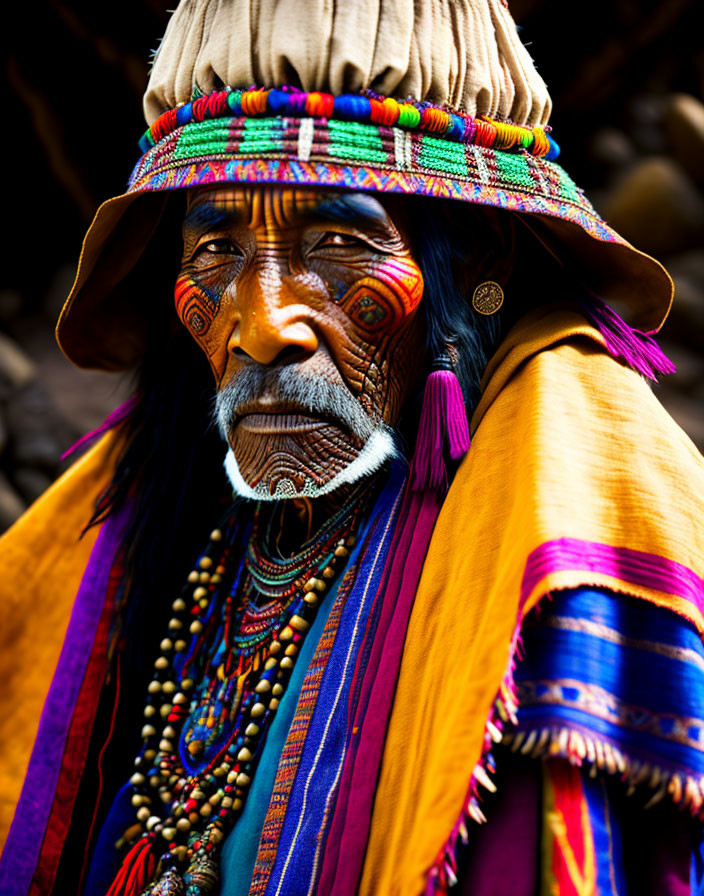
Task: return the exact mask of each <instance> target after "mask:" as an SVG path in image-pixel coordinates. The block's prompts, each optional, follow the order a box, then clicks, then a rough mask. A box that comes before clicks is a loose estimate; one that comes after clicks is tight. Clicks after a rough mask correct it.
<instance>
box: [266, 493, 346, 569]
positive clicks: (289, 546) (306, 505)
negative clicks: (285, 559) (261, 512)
mask: <svg viewBox="0 0 704 896" xmlns="http://www.w3.org/2000/svg"><path fill="white" fill-rule="evenodd" d="M355 488H356V485H343V486H341V487H340V488H339V489H335V491H334V492H330V493H329V494H327V495H321V496H320V497H319V498H291V499H290V500H288V501H282V509H281V517H280V520H281V522H280V533H279V538H278V547H279V550H280V551H281V553H282V554H283V555H284V556H285V555H290V554H293V553H295V552H296V551H298V550H299V549H300V548H301V547H302V546H303V545H304V544H305V543H306V542H307V541H310V539H311V538H312V537H313V536H314V535H315V533H316V532H317V531H318V530H319V529H320V527H321V526H322V525H323V524H324V523H325V522H326V521H327V520H329V519H330V518H331V517H332V516H334V514H335V513H336V512H337V511H338V510H339V509H340V507H341V506H342V505H343V504H344V502H345V501H346V500H347V499H348V498H349V496H350V494H351V493H352V492H353V491H354V489H355Z"/></svg>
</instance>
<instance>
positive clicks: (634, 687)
mask: <svg viewBox="0 0 704 896" xmlns="http://www.w3.org/2000/svg"><path fill="white" fill-rule="evenodd" d="M523 645H524V649H525V657H524V659H523V660H522V661H521V662H520V663H519V664H518V666H517V668H516V673H515V681H516V689H517V695H518V700H519V710H518V728H517V732H516V733H515V734H514V735H513V737H512V748H513V749H514V750H516V751H520V752H521V753H524V754H525V755H531V756H536V757H537V756H541V755H543V756H545V755H550V756H555V755H561V756H565V757H567V758H569V759H570V761H572V762H574V763H576V764H579V765H581V764H585V765H587V766H590V765H593V766H595V767H597V768H599V769H601V770H602V771H604V772H607V773H611V774H614V775H618V776H619V777H621V778H623V779H624V780H626V781H627V782H629V784H631V785H633V786H635V785H642V786H643V787H648V788H650V789H651V791H652V794H651V796H652V802H653V803H655V802H658V801H659V800H660V799H662V798H663V797H668V799H671V800H672V801H673V802H674V803H676V804H678V805H681V806H683V807H687V808H688V809H689V811H690V812H691V813H692V814H694V815H695V816H699V817H702V815H703V814H704V650H703V649H702V643H701V638H700V637H699V635H698V633H697V632H696V631H695V630H694V628H693V627H692V626H691V625H689V623H688V622H686V621H685V620H683V619H681V618H680V617H678V616H676V615H675V614H674V613H672V612H670V611H669V610H666V609H662V608H660V607H654V606H650V605H648V604H644V603H643V602H638V601H636V600H634V599H633V598H628V597H626V596H624V595H620V596H618V595H615V594H613V593H612V592H608V591H600V590H599V591H597V590H582V591H577V592H571V591H566V592H557V593H556V594H555V596H554V599H553V600H552V601H551V602H549V603H547V604H546V605H544V606H543V607H542V608H541V612H540V613H539V614H538V615H537V616H536V617H533V618H531V619H530V621H529V624H526V626H525V627H524V629H523Z"/></svg>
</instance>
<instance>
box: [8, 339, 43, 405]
mask: <svg viewBox="0 0 704 896" xmlns="http://www.w3.org/2000/svg"><path fill="white" fill-rule="evenodd" d="M35 376H36V369H35V367H34V364H33V363H32V362H31V361H30V359H29V358H28V357H27V355H25V353H24V352H23V351H22V349H21V348H20V347H19V346H18V345H17V344H16V343H15V342H13V341H12V339H10V338H9V337H8V336H4V335H3V334H2V333H0V389H1V390H2V391H3V392H7V391H11V390H12V389H20V388H22V387H23V386H25V385H26V384H27V383H29V382H30V381H31V380H33V379H34V377H35Z"/></svg>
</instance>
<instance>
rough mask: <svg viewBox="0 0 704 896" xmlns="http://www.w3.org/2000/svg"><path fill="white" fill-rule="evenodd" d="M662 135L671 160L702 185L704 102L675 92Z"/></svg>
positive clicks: (703, 166)
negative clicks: (668, 145)
mask: <svg viewBox="0 0 704 896" xmlns="http://www.w3.org/2000/svg"><path fill="white" fill-rule="evenodd" d="M665 132H666V134H667V136H668V139H669V141H670V145H671V147H672V150H673V152H674V155H675V158H676V159H677V161H678V162H679V163H680V165H681V166H682V167H683V168H684V170H685V171H686V172H687V173H688V174H689V175H690V177H692V178H693V179H694V180H695V181H697V182H698V183H704V103H702V102H701V101H700V100H698V99H697V98H696V97H694V96H689V94H686V93H676V94H674V95H673V97H672V98H671V100H670V103H669V105H668V107H667V112H666V114H665Z"/></svg>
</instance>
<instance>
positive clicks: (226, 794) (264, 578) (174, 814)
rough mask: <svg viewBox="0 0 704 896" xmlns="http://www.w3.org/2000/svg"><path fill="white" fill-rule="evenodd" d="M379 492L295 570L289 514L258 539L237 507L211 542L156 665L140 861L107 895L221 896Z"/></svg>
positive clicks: (127, 863)
mask: <svg viewBox="0 0 704 896" xmlns="http://www.w3.org/2000/svg"><path fill="white" fill-rule="evenodd" d="M372 489H373V484H370V483H363V484H362V485H360V486H359V487H358V488H357V489H355V491H354V492H353V493H352V494H351V495H350V497H349V498H348V499H347V500H346V501H345V502H344V504H343V505H342V506H341V507H340V509H339V510H338V511H337V512H336V513H335V515H334V516H333V517H332V518H331V519H330V520H329V521H327V522H326V523H325V524H324V525H323V526H322V527H321V529H320V531H319V532H318V533H317V534H316V536H315V537H314V538H312V539H311V540H310V541H309V542H307V543H306V544H305V545H303V547H302V548H301V549H300V550H299V551H298V552H297V553H296V554H295V555H294V556H292V557H288V558H281V557H276V556H274V555H273V554H274V552H273V551H271V550H270V549H269V548H270V545H271V543H272V538H273V533H274V526H275V522H274V520H275V514H276V518H277V519H278V510H277V509H276V505H273V508H274V509H272V506H265V505H257V507H256V509H255V512H254V521H253V524H252V526H251V531H249V532H247V531H246V530H244V527H243V525H242V523H241V518H242V516H243V514H242V510H241V506H239V507H237V506H236V507H235V508H233V510H232V511H231V512H230V513H229V514H228V516H227V517H226V519H225V520H224V521H223V522H222V524H221V526H220V527H219V528H218V529H215V530H214V531H213V532H212V533H211V536H210V541H209V544H208V546H207V548H206V550H205V551H204V552H203V554H202V555H201V556H200V557H199V559H198V562H197V563H196V566H195V568H194V569H193V570H192V571H191V572H190V573H189V574H188V579H187V583H186V586H185V587H184V590H183V592H182V594H181V595H180V596H179V597H178V598H177V599H176V600H175V601H174V602H173V604H172V608H173V616H172V618H171V619H170V621H169V625H168V634H167V636H166V637H165V638H163V639H162V640H161V643H160V654H159V656H158V658H157V659H156V661H155V663H154V668H155V673H154V677H153V679H152V681H151V682H150V683H149V686H148V688H147V691H148V695H147V703H146V706H145V709H144V717H145V723H144V726H143V728H142V738H143V747H142V749H141V751H140V753H139V755H138V756H137V759H136V760H135V766H136V771H135V773H134V774H133V776H132V778H131V783H132V786H133V788H134V793H133V796H132V805H133V806H134V807H135V810H136V820H135V823H134V824H133V825H131V826H130V827H129V828H128V829H127V830H126V831H125V833H124V835H123V837H122V838H121V840H120V841H119V842H118V843H117V844H116V845H117V847H118V848H120V849H122V848H126V847H129V848H128V851H127V854H126V856H125V858H124V860H123V864H122V867H121V869H120V871H119V872H118V875H117V877H116V879H115V881H114V883H113V885H112V887H111V889H110V891H109V893H108V896H139V894H143V896H186V894H188V896H212V894H215V893H216V892H217V890H218V887H219V852H220V849H221V846H222V843H223V842H224V839H225V837H226V836H227V834H228V833H229V831H230V830H231V829H232V827H233V826H234V824H235V822H236V821H237V818H238V817H239V816H240V814H241V813H242V810H243V807H244V804H245V801H246V799H247V794H248V792H249V789H250V786H251V783H252V778H253V775H254V772H255V770H256V767H257V764H258V761H259V758H260V755H261V747H262V745H263V740H264V736H265V734H266V732H267V730H268V728H269V726H270V724H271V720H272V718H273V716H274V714H275V713H276V710H277V708H278V706H279V703H280V701H281V698H282V696H283V694H284V693H285V691H286V686H287V684H288V682H289V680H290V676H291V673H292V671H293V668H294V666H295V663H296V657H297V655H298V654H299V651H300V649H301V646H302V644H303V642H304V640H305V637H306V634H307V632H308V631H309V629H310V626H311V625H312V623H313V621H314V619H315V616H316V613H317V609H318V606H319V602H320V599H321V597H322V595H323V594H324V593H325V592H326V591H327V590H328V588H329V587H330V585H331V584H332V582H333V581H334V579H335V578H336V577H337V575H338V574H339V572H340V570H341V569H342V567H343V566H344V564H345V561H346V558H347V557H348V555H349V550H350V548H351V546H352V545H353V544H354V543H355V535H354V533H355V532H356V529H357V526H358V524H359V521H360V517H361V515H362V513H363V512H364V510H365V509H366V507H367V506H368V503H369V497H370V494H371V491H372ZM264 517H268V519H267V520H266V522H265V523H264V522H263V520H264ZM243 554H244V558H243V556H242V555H243ZM262 601H266V602H262Z"/></svg>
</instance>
